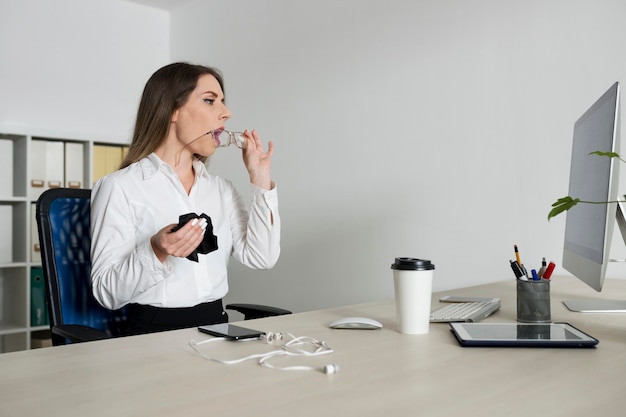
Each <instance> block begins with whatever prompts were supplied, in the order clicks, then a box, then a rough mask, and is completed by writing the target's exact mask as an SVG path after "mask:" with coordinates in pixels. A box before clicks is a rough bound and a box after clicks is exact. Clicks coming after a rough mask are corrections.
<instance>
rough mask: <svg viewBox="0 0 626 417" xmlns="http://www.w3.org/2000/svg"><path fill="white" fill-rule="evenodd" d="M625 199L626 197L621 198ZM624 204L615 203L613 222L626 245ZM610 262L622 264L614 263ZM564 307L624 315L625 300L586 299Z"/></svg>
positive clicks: (588, 311) (573, 309)
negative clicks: (615, 222) (615, 223)
mask: <svg viewBox="0 0 626 417" xmlns="http://www.w3.org/2000/svg"><path fill="white" fill-rule="evenodd" d="M623 197H624V199H626V195H624V196H623ZM625 213H626V202H624V201H620V202H619V203H617V210H616V211H615V220H616V221H617V226H618V227H619V231H620V233H621V234H622V238H623V239H624V244H626V216H625ZM611 262H623V261H614V260H611ZM563 304H565V307H567V308H568V309H569V310H570V311H575V312H577V313H626V300H604V299H586V300H565V301H563Z"/></svg>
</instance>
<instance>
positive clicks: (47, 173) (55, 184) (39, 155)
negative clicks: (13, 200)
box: [28, 139, 65, 200]
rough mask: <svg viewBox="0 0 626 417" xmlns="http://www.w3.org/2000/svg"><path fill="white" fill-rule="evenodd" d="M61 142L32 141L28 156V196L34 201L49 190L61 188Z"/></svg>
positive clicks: (62, 146) (63, 172) (62, 163)
mask: <svg viewBox="0 0 626 417" xmlns="http://www.w3.org/2000/svg"><path fill="white" fill-rule="evenodd" d="M64 151H65V149H64V144H63V142H57V141H51V140H43V139H33V140H32V141H31V155H30V167H29V171H30V184H29V187H28V189H29V193H28V196H29V197H30V198H31V199H33V200H36V199H38V198H39V196H40V195H41V193H43V192H44V191H45V190H47V189H49V188H59V187H62V186H63V176H64V174H65V169H64V156H63V154H64Z"/></svg>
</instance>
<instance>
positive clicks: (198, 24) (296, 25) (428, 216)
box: [171, 0, 626, 311]
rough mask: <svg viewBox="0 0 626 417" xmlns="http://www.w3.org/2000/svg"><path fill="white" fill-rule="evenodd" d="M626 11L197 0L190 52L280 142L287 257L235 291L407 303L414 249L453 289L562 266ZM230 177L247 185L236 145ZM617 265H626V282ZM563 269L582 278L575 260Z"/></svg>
mask: <svg viewBox="0 0 626 417" xmlns="http://www.w3.org/2000/svg"><path fill="white" fill-rule="evenodd" d="M624 17H626V5H625V3H624V2H623V1H606V0H604V1H597V2H589V1H584V0H577V1H576V0H574V1H573V0H559V1H554V0H552V1H546V0H519V1H502V0H474V1H467V0H448V1H439V0H431V1H423V0H422V1H414V0H406V1H401V0H394V1H384V2H383V1H376V0H342V1H336V0H316V1H311V2H304V1H300V2H294V1H291V0H265V1H257V0H241V1H238V2H230V1H195V2H190V3H187V4H186V5H185V6H184V7H179V8H177V9H176V10H174V11H172V13H171V25H172V26H171V35H172V37H171V42H172V60H187V61H192V62H198V63H203V64H208V65H214V66H217V67H219V68H221V69H222V70H223V72H224V74H225V78H226V94H227V100H228V103H229V105H230V107H231V110H232V111H233V113H234V117H233V119H232V120H231V122H230V123H229V126H230V128H232V129H244V128H256V129H257V130H258V131H259V132H260V133H261V134H262V136H263V137H264V138H265V139H272V140H274V142H275V144H276V154H275V158H274V177H275V180H276V181H277V183H278V186H279V193H280V201H281V215H282V219H283V228H284V229H283V230H284V233H283V253H282V257H281V259H280V261H279V264H278V265H277V266H276V267H275V268H274V270H272V271H267V272H265V271H264V272H256V271H247V270H245V269H243V268H241V267H239V266H238V265H233V268H232V270H233V276H232V278H231V286H232V292H231V295H230V297H229V298H230V299H231V300H237V301H241V300H249V301H263V302H269V303H272V304H278V305H283V306H286V307H288V308H292V309H294V310H296V311H299V310H307V309H313V308H320V307H325V306H332V305H341V304H346V303H357V302H365V301H369V300H376V299H381V298H387V297H391V296H392V291H393V287H392V281H391V270H390V269H389V266H390V264H391V263H392V262H393V259H394V257H396V256H415V257H424V258H429V259H431V260H432V261H433V262H434V263H435V265H436V268H437V270H436V278H435V280H436V282H435V288H436V289H449V288H457V287H462V286H466V285H473V284H479V283H484V282H492V281H499V280H507V279H513V275H512V272H511V269H510V267H509V260H510V259H512V258H513V245H514V244H518V245H519V247H520V249H521V251H522V257H523V260H524V262H525V264H526V265H528V266H529V267H534V266H538V265H539V262H540V260H541V257H542V256H545V257H547V258H548V259H554V260H555V261H556V262H557V263H558V264H560V260H561V251H562V239H563V229H564V217H559V218H556V219H553V220H552V221H550V222H548V221H547V213H548V211H549V209H550V205H551V203H552V202H554V201H555V200H556V199H557V198H558V197H561V196H564V195H566V194H567V179H568V175H569V158H570V149H571V136H572V126H573V122H574V121H575V120H576V118H577V117H578V116H579V115H580V114H582V113H583V112H584V111H585V110H586V108H587V107H588V106H589V105H590V104H591V103H592V102H593V101H595V99H596V98H598V97H599V96H600V95H601V94H602V93H603V92H604V91H605V90H606V89H607V88H608V87H609V86H610V85H611V84H612V83H613V82H614V81H616V80H619V81H626V54H624V53H623V39H626V25H624V24H623V23H624ZM211 168H212V170H213V171H214V172H216V173H219V174H220V175H224V176H226V177H228V178H231V179H233V180H235V181H236V183H237V184H238V185H239V186H240V189H241V190H242V191H243V192H244V193H247V185H246V184H247V181H246V176H245V172H244V168H243V166H242V164H241V162H240V157H239V155H238V154H237V152H236V151H235V149H225V150H221V151H218V154H217V155H216V156H214V157H213V160H212V161H211ZM624 271H626V270H622V271H618V270H617V269H615V268H612V269H610V270H609V274H612V275H617V276H626V275H625V274H624ZM557 273H564V271H563V270H562V269H560V270H557Z"/></svg>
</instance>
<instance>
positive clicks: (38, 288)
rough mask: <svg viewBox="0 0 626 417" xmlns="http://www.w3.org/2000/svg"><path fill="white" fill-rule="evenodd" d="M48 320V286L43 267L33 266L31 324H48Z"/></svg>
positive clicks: (31, 275) (31, 278)
mask: <svg viewBox="0 0 626 417" xmlns="http://www.w3.org/2000/svg"><path fill="white" fill-rule="evenodd" d="M48 324H50V323H49V320H48V302H47V301H46V288H45V286H44V281H43V269H42V268H31V270H30V325H31V326H46V325H48Z"/></svg>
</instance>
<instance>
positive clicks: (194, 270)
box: [91, 153, 280, 309]
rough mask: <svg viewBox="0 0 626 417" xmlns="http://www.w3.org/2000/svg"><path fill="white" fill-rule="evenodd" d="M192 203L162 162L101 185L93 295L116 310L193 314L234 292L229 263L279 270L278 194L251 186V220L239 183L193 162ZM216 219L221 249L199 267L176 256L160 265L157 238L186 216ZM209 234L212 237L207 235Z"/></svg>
mask: <svg viewBox="0 0 626 417" xmlns="http://www.w3.org/2000/svg"><path fill="white" fill-rule="evenodd" d="M194 171H195V173H196V174H195V176H196V178H195V181H194V184H193V186H192V188H191V191H190V193H189V195H187V193H186V192H185V189H184V188H183V185H182V184H181V182H180V181H179V179H178V176H177V175H176V174H175V173H174V171H173V170H172V168H171V167H170V166H169V165H168V164H166V163H164V162H163V161H162V160H161V159H160V158H159V157H158V156H157V155H156V154H154V153H153V154H151V155H149V156H147V157H145V158H143V159H141V160H140V161H138V162H135V163H134V164H132V165H130V166H128V167H126V168H124V169H121V170H119V171H117V172H114V173H112V174H110V175H107V176H106V177H104V178H102V179H100V180H99V181H98V182H97V183H96V184H95V185H94V188H93V190H92V195H91V237H92V241H91V242H92V243H91V260H92V270H91V279H92V289H93V294H94V296H95V297H96V299H97V300H98V301H99V302H100V304H102V305H103V306H105V307H107V308H109V309H118V308H121V307H123V306H124V305H126V304H129V303H139V304H148V305H153V306H157V307H192V306H194V305H197V304H199V303H203V302H209V301H214V300H217V299H220V298H222V297H224V296H225V295H226V293H227V292H228V280H227V276H228V274H227V267H228V261H229V258H230V256H231V255H232V256H233V257H234V258H235V259H236V260H237V261H239V262H241V263H242V264H244V265H246V266H248V267H250V268H255V269H269V268H272V267H273V266H274V265H275V263H276V261H277V260H278V256H279V254H280V217H279V215H278V198H277V190H276V187H274V188H273V189H272V190H270V191H267V190H264V189H261V188H259V187H256V186H254V185H251V187H252V200H251V209H250V213H248V211H247V210H246V208H245V206H244V202H243V201H242V198H241V196H240V195H239V194H238V193H237V191H236V190H235V189H234V187H233V185H232V183H231V182H230V181H227V180H225V179H222V178H220V177H216V176H213V175H209V173H208V172H207V170H206V167H205V166H204V164H203V163H202V162H201V161H199V160H196V161H195V162H194ZM191 212H193V213H196V214H198V215H200V214H202V213H205V214H207V215H208V216H209V217H211V220H212V223H213V234H215V235H216V236H217V244H218V249H217V250H216V251H213V252H211V253H208V254H206V255H204V254H199V255H198V258H199V262H197V263H196V262H193V261H190V260H189V259H187V258H179V257H173V256H170V257H168V258H167V259H166V261H165V262H164V263H161V262H160V261H159V260H158V258H157V257H156V255H155V254H154V251H153V250H152V246H151V244H150V238H151V237H152V236H153V235H154V234H155V233H156V232H157V231H159V230H160V229H162V228H163V227H165V226H167V225H168V224H172V223H178V218H179V216H180V215H182V214H187V213H191ZM208 230H209V229H208V228H207V233H208Z"/></svg>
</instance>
